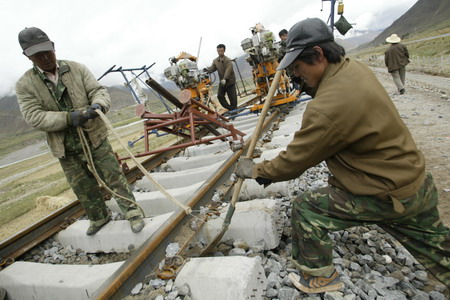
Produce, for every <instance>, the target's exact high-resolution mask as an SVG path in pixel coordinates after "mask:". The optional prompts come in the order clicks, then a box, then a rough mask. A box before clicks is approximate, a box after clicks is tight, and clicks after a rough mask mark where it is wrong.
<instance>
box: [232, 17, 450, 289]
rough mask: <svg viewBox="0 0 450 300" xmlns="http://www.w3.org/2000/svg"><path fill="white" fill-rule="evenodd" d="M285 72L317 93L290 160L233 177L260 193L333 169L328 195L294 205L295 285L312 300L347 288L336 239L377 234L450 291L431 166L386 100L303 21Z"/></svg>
mask: <svg viewBox="0 0 450 300" xmlns="http://www.w3.org/2000/svg"><path fill="white" fill-rule="evenodd" d="M287 49H288V52H287V53H286V55H285V57H284V59H283V60H282V61H281V63H280V66H279V67H278V69H279V70H281V69H284V68H286V67H289V68H290V69H291V70H292V72H293V73H294V75H295V76H296V77H301V79H302V80H304V82H305V83H306V84H307V85H308V86H310V87H312V88H315V94H314V99H313V100H312V101H310V102H309V103H308V105H307V107H306V109H305V112H304V114H303V119H302V125H301V128H300V129H299V130H298V131H297V132H296V133H295V135H294V139H293V141H292V142H291V143H290V144H289V145H288V146H287V148H286V150H285V151H282V152H280V153H279V154H278V156H277V157H275V158H274V159H272V160H270V161H263V162H261V163H258V164H255V163H254V162H253V161H252V160H250V159H242V160H241V161H240V162H239V164H238V167H237V169H236V174H237V175H238V176H240V177H243V178H254V179H256V181H258V183H260V184H270V183H271V182H278V181H284V180H289V179H294V178H297V177H298V176H300V175H301V174H302V173H303V172H305V171H306V170H307V169H308V168H310V167H313V166H315V165H316V164H318V163H320V162H322V161H326V163H327V166H328V168H329V170H330V172H331V174H332V176H330V178H329V180H328V182H329V184H330V185H329V186H328V187H324V188H319V189H316V190H312V191H308V192H306V193H304V194H302V195H301V196H299V197H297V198H295V199H293V207H292V219H291V223H292V261H293V263H294V265H295V266H296V268H297V269H298V270H299V271H300V272H299V274H295V273H291V274H289V278H290V279H291V281H292V282H293V284H294V285H295V286H296V287H297V288H298V289H300V290H301V291H303V292H306V293H322V292H327V291H335V290H339V289H340V288H342V282H341V281H340V279H339V274H338V273H337V271H336V270H335V268H334V266H333V262H332V259H333V255H332V248H333V244H332V241H331V239H330V238H329V236H328V231H329V230H343V229H345V228H348V227H351V226H360V225H366V224H378V225H379V226H380V227H381V228H383V229H384V230H386V231H387V232H388V233H390V234H391V235H392V236H393V237H395V238H396V239H397V240H398V241H400V242H401V243H402V244H403V245H404V246H405V247H406V248H407V249H408V250H409V251H410V252H411V254H413V255H414V256H415V257H416V259H417V260H418V261H419V262H420V263H422V264H423V265H424V266H425V267H426V268H427V269H428V270H429V271H430V272H431V273H432V274H433V275H434V276H435V277H436V278H437V279H439V280H440V281H441V282H442V283H444V284H445V285H446V286H450V230H449V228H447V227H446V226H444V225H443V223H442V221H441V219H440V217H439V213H438V211H437V208H436V206H437V202H438V194H437V191H436V188H435V186H434V183H433V179H432V177H431V175H429V174H426V173H425V159H424V157H423V154H422V153H421V152H420V151H419V150H418V149H417V146H416V144H415V142H414V140H413V138H412V136H411V134H410V132H409V130H408V128H407V127H406V126H405V124H404V123H403V121H402V119H401V118H400V116H399V114H398V111H397V109H396V107H395V106H394V104H393V103H392V100H391V99H390V97H389V95H388V94H387V93H386V91H385V89H384V88H383V86H382V85H381V84H380V82H379V81H378V79H377V78H376V77H375V76H374V74H373V73H372V72H371V71H370V69H368V68H367V67H366V66H365V65H363V64H361V63H359V62H357V61H354V60H352V59H349V58H347V57H345V50H344V48H342V47H341V46H340V45H339V44H337V43H336V42H335V41H334V37H333V34H332V32H331V30H330V29H329V28H328V26H327V25H326V24H325V23H324V22H323V21H321V20H320V19H316V18H314V19H306V20H304V21H300V22H298V23H297V24H295V25H294V26H293V27H292V28H291V29H290V31H289V34H288V39H287Z"/></svg>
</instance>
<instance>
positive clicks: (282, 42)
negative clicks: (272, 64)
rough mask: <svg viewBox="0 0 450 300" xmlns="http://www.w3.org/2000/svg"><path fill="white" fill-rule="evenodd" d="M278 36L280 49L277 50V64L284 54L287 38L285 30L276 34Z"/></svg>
mask: <svg viewBox="0 0 450 300" xmlns="http://www.w3.org/2000/svg"><path fill="white" fill-rule="evenodd" d="M278 36H279V37H280V48H279V49H278V62H280V61H281V60H282V59H283V57H284V55H285V54H286V40H287V36H288V31H287V30H286V29H282V30H280V32H278Z"/></svg>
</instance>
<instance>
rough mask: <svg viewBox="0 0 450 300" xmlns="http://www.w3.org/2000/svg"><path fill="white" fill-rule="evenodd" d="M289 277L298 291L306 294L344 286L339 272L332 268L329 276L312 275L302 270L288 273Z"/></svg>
mask: <svg viewBox="0 0 450 300" xmlns="http://www.w3.org/2000/svg"><path fill="white" fill-rule="evenodd" d="M289 279H290V280H291V282H292V283H293V284H294V285H295V287H296V288H298V289H299V290H300V291H302V292H304V293H308V294H317V293H324V292H333V291H338V290H340V289H342V288H343V287H344V285H343V284H342V282H341V279H340V278H339V273H338V272H337V271H336V270H334V272H333V274H331V275H330V277H323V276H312V275H309V274H306V273H304V272H300V275H297V274H295V273H290V274H289Z"/></svg>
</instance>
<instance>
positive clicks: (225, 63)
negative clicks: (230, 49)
mask: <svg viewBox="0 0 450 300" xmlns="http://www.w3.org/2000/svg"><path fill="white" fill-rule="evenodd" d="M225 49H226V47H225V45H224V44H219V45H217V54H219V56H218V57H217V58H215V59H214V60H213V62H212V65H211V66H210V67H208V68H205V71H207V72H208V73H212V72H215V71H217V73H219V80H220V83H219V89H218V91H217V99H219V102H220V105H222V106H223V108H225V109H227V110H235V109H236V108H237V94H236V76H235V75H234V70H233V63H232V61H231V59H229V58H228V57H227V56H226V55H225ZM225 93H226V94H227V95H228V99H229V100H230V103H228V102H227V100H226V99H225Z"/></svg>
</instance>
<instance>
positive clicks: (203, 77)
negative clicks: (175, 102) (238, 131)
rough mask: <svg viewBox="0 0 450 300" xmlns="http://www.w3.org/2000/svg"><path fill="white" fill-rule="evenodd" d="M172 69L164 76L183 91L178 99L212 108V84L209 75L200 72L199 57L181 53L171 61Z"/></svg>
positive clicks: (166, 71) (165, 71) (165, 72)
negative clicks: (191, 100) (194, 101)
mask: <svg viewBox="0 0 450 300" xmlns="http://www.w3.org/2000/svg"><path fill="white" fill-rule="evenodd" d="M169 61H170V67H168V68H166V69H165V70H164V76H165V77H166V78H167V79H168V80H171V81H173V82H175V84H176V85H177V86H178V87H179V88H180V89H181V91H180V94H179V96H178V99H179V100H180V102H181V103H186V102H187V101H188V100H189V99H193V100H196V101H199V102H200V103H202V104H204V105H206V106H208V107H210V106H214V103H213V102H212V101H211V89H212V83H211V80H210V78H209V75H208V73H206V72H204V71H202V70H199V68H198V65H197V57H195V56H192V55H191V54H189V53H187V52H181V53H180V55H178V56H177V57H171V58H170V59H169Z"/></svg>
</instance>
